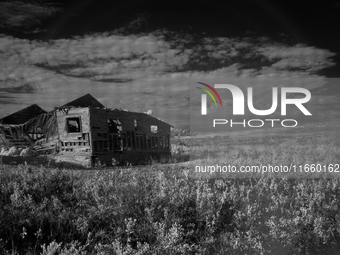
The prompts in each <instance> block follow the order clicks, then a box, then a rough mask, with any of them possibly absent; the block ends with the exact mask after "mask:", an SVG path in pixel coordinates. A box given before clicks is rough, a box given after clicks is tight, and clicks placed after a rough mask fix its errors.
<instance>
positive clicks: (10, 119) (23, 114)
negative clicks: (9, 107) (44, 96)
mask: <svg viewBox="0 0 340 255" xmlns="http://www.w3.org/2000/svg"><path fill="white" fill-rule="evenodd" d="M43 113H46V111H45V110H44V109H42V108H41V107H40V106H38V105H37V104H32V105H31V106H28V107H26V108H24V109H22V110H20V111H18V112H15V113H12V114H11V115H8V116H6V117H4V118H2V119H0V124H9V125H19V124H24V123H25V122H27V121H28V120H30V119H32V118H35V117H37V116H39V115H40V114H43Z"/></svg>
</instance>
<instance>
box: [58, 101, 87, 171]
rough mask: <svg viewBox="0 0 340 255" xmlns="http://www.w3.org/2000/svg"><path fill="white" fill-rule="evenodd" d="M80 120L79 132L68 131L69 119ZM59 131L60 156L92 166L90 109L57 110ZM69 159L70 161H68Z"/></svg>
mask: <svg viewBox="0 0 340 255" xmlns="http://www.w3.org/2000/svg"><path fill="white" fill-rule="evenodd" d="M74 118H79V121H80V123H79V124H80V130H79V132H70V131H69V130H68V126H67V121H68V119H74ZM57 120H58V130H59V155H58V157H59V158H60V159H62V160H65V161H72V162H79V163H82V164H83V165H85V166H90V165H91V156H92V150H91V137H90V125H89V123H90V116H89V108H69V109H60V110H57ZM68 159H69V160H68Z"/></svg>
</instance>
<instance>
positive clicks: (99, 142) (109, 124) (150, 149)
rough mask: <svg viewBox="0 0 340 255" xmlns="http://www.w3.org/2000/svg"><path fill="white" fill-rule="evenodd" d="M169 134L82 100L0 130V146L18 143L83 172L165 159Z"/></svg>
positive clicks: (159, 124)
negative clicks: (79, 167) (96, 167)
mask: <svg viewBox="0 0 340 255" xmlns="http://www.w3.org/2000/svg"><path fill="white" fill-rule="evenodd" d="M19 115H20V114H19ZM4 119H5V118H4ZM0 121H1V120H0ZM170 129H171V125H170V124H168V123H166V122H164V121H162V120H160V119H158V118H155V117H153V116H150V115H148V114H146V113H139V112H130V111H126V110H121V109H108V108H105V107H104V106H103V105H102V104H101V103H99V102H98V101H97V100H96V99H95V98H93V97H92V96H91V95H90V94H87V95H85V96H83V97H81V98H78V99H76V100H74V101H72V102H70V103H68V104H65V105H63V106H61V107H58V108H55V109H54V110H53V111H51V112H48V113H46V112H44V113H41V114H40V115H38V116H36V117H33V118H31V119H29V120H28V121H26V122H25V123H20V124H0V146H1V145H2V147H9V146H11V145H15V144H16V143H18V142H19V141H20V144H22V145H23V146H31V147H34V149H35V150H36V151H38V152H39V153H40V154H53V155H55V158H56V159H57V160H60V161H67V162H72V163H78V164H82V165H84V166H87V167H91V166H94V165H96V164H98V163H100V164H106V165H108V166H110V165H112V164H113V163H115V162H116V163H121V162H129V163H145V162H146V161H147V160H149V159H150V158H161V157H163V156H164V157H167V156H169V155H170Z"/></svg>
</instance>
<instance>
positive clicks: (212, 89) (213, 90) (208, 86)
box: [196, 82, 222, 105]
mask: <svg viewBox="0 0 340 255" xmlns="http://www.w3.org/2000/svg"><path fill="white" fill-rule="evenodd" d="M196 83H198V84H202V85H204V86H206V87H207V88H209V89H211V91H212V92H214V93H215V95H216V96H217V97H218V100H220V104H221V105H222V100H221V98H220V95H219V94H218V93H217V91H216V90H215V89H214V88H213V87H211V86H210V85H208V84H205V83H203V82H196ZM197 88H198V89H201V90H203V91H205V92H206V93H207V94H208V95H209V96H210V97H211V98H212V99H213V100H214V102H215V105H217V103H216V100H215V98H214V96H213V95H212V94H211V93H210V92H209V91H208V90H206V89H202V88H200V87H197Z"/></svg>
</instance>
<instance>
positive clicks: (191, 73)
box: [0, 31, 334, 122]
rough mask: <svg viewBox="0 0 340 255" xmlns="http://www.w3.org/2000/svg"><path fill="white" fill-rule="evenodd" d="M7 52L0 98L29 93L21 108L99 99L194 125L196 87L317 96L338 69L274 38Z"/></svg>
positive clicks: (0, 59) (49, 45) (89, 42)
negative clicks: (288, 89) (324, 72)
mask: <svg viewBox="0 0 340 255" xmlns="http://www.w3.org/2000/svg"><path fill="white" fill-rule="evenodd" d="M0 49H1V50H0V67H1V68H0V96H1V94H2V95H8V96H10V95H12V94H13V93H14V92H15V91H10V90H9V88H11V87H14V88H17V91H20V92H25V93H20V97H18V95H17V96H16V97H15V98H16V99H15V100H13V103H15V102H16V103H18V102H26V104H27V105H29V104H31V103H33V102H34V103H37V104H39V105H41V106H42V107H43V108H44V109H47V110H49V109H53V107H54V106H59V105H63V104H65V103H67V102H68V101H70V100H72V99H74V98H76V97H79V96H82V95H84V94H86V93H91V94H93V95H94V96H95V97H97V98H98V99H99V100H100V101H101V102H102V103H103V104H104V105H106V106H107V107H118V106H119V107H121V108H126V109H130V110H141V111H147V110H148V109H153V111H154V114H155V115H156V116H157V115H159V116H164V115H166V116H169V118H170V120H169V121H170V122H176V121H177V120H176V119H177V118H178V115H181V116H182V120H185V119H188V114H189V97H190V93H189V87H190V86H193V84H195V83H196V82H206V83H211V84H216V83H218V82H223V83H225V82H228V83H232V82H235V83H236V82H239V79H240V78H256V77H257V78H261V77H263V78H298V77H300V78H301V77H302V78H310V79H311V80H310V82H305V83H303V84H302V83H301V82H300V83H299V82H298V79H291V83H290V85H289V86H295V85H296V86H300V87H301V86H302V87H305V88H308V89H314V88H318V87H321V86H323V83H322V81H320V80H318V79H319V78H320V77H318V76H317V74H316V72H317V71H318V70H320V69H322V68H326V67H329V66H332V65H333V64H334V63H333V62H332V59H331V58H332V57H333V56H334V53H332V52H330V51H328V50H324V49H317V48H315V47H311V46H305V45H295V46H287V45H284V44H280V43H277V42H273V41H270V40H269V39H268V38H226V37H213V38H212V37H203V38H197V37H195V36H192V35H188V34H178V33H173V32H168V31H155V32H153V33H150V34H142V35H119V34H108V33H103V34H92V35H86V36H82V37H75V38H71V39H58V40H51V41H48V42H46V41H37V40H24V39H18V38H13V37H10V36H2V37H0ZM25 84H26V85H25ZM27 84H29V87H28V85H27ZM272 85H273V84H269V83H266V84H256V87H257V90H258V91H259V92H258V93H260V94H261V93H262V95H263V98H264V97H266V98H267V97H268V98H269V99H270V93H269V92H270V91H269V92H267V89H268V88H270V87H271V86H272ZM240 86H246V85H245V84H244V85H242V84H241V85H240ZM254 86H255V85H254ZM279 86H280V85H279ZM282 86H283V85H282ZM27 89H31V90H27ZM27 92H30V93H31V94H32V95H29V94H30V93H27ZM17 94H18V93H17ZM4 100H6V102H7V101H8V100H7V99H4ZM0 103H1V102H0ZM259 107H264V108H265V107H267V105H265V104H264V105H263V104H262V105H259ZM1 111H4V110H1ZM1 111H0V113H1ZM171 116H172V117H171ZM176 116H177V117H176Z"/></svg>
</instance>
